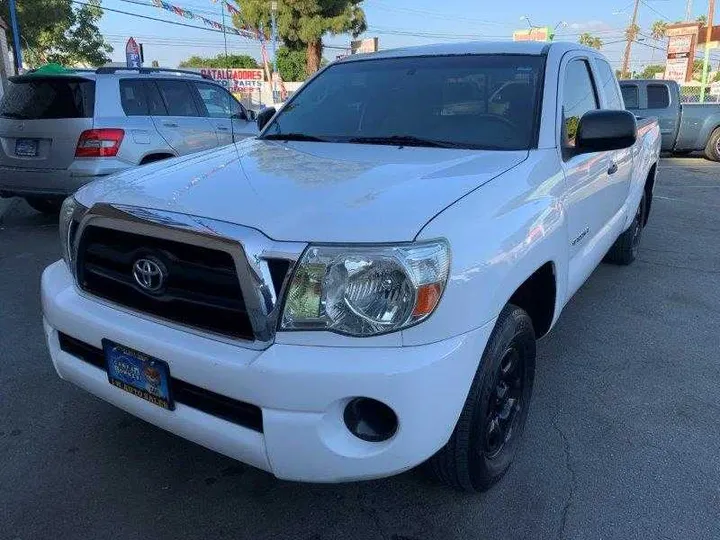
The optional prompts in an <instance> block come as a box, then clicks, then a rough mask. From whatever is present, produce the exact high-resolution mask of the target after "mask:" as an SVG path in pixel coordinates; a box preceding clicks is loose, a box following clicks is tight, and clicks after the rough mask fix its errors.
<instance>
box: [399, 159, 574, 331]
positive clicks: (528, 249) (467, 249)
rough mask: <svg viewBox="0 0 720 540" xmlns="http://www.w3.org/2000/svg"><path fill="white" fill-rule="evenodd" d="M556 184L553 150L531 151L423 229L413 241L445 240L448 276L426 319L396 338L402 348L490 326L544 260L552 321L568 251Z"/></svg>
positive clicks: (559, 183) (559, 181)
mask: <svg viewBox="0 0 720 540" xmlns="http://www.w3.org/2000/svg"><path fill="white" fill-rule="evenodd" d="M564 182H565V180H564V176H563V174H562V171H561V168H560V164H559V162H558V156H557V152H556V151H555V150H554V149H552V150H537V151H532V152H531V153H530V156H529V158H528V159H527V160H526V161H525V162H523V163H522V164H520V165H518V166H517V167H515V168H513V169H511V170H510V171H508V172H506V173H504V174H502V175H500V176H499V177H498V178H495V179H494V180H492V181H491V182H489V183H487V184H485V185H483V186H482V187H480V188H478V189H477V190H475V191H474V192H472V193H470V194H469V195H467V196H466V197H464V198H463V199H461V200H460V201H458V202H456V203H455V204H454V205H452V206H451V207H449V208H448V209H446V210H445V211H444V212H442V213H441V214H439V215H438V216H436V217H435V218H434V219H433V220H432V221H431V222H430V223H428V224H427V225H426V226H425V227H424V228H423V230H422V231H421V232H420V234H419V235H418V239H431V238H440V237H442V238H446V239H447V240H448V241H449V243H450V247H451V250H452V263H451V269H450V277H449V279H448V284H447V287H446V290H445V293H444V295H443V298H442V300H441V302H440V305H439V306H438V308H437V310H436V312H435V313H434V314H433V315H432V317H430V318H429V319H428V320H427V321H425V322H423V323H422V324H420V325H418V326H416V327H413V328H409V329H407V330H405V331H404V332H403V344H404V345H417V344H421V343H430V342H433V341H439V340H441V339H446V338H447V337H449V336H453V335H457V334H462V333H465V332H468V331H470V330H472V329H474V328H478V327H480V326H482V325H483V324H485V323H487V322H488V321H491V320H493V319H494V318H496V317H497V316H498V314H499V313H500V311H501V310H502V308H503V307H504V306H505V304H506V303H507V302H508V300H509V299H510V297H511V296H512V295H513V293H514V292H515V290H516V289H517V288H518V287H519V286H520V285H521V284H522V283H523V282H524V281H525V280H526V279H527V278H528V277H530V276H531V275H532V274H533V273H534V272H535V271H536V270H537V269H538V268H540V267H541V266H542V265H544V264H545V263H547V262H551V263H552V264H553V266H554V269H555V276H556V290H557V295H556V301H555V317H557V315H558V313H559V311H560V307H561V306H562V305H563V303H562V300H563V299H564V296H565V292H566V288H567V272H568V260H567V257H568V253H569V250H568V234H567V220H566V215H565V210H564V207H563V204H562V202H561V196H562V192H563V190H564Z"/></svg>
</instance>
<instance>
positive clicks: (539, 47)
mask: <svg viewBox="0 0 720 540" xmlns="http://www.w3.org/2000/svg"><path fill="white" fill-rule="evenodd" d="M551 48H552V49H553V50H556V49H560V50H561V52H565V51H570V50H578V49H580V50H589V51H593V52H595V53H597V51H596V50H595V49H590V48H589V47H585V46H584V45H580V44H578V43H570V42H562V41H560V42H552V43H545V42H539V41H471V42H466V43H438V44H434V45H418V46H414V47H403V48H399V49H388V50H384V51H379V52H376V53H367V54H353V55H351V56H348V57H346V58H343V59H342V60H339V62H353V61H357V60H366V59H369V58H401V57H409V56H452V55H466V54H530V55H541V54H547V53H548V52H549V51H550V49H551Z"/></svg>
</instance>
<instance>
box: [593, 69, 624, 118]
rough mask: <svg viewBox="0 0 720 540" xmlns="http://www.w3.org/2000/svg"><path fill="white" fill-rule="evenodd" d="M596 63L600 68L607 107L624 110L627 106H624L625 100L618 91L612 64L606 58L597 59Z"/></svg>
mask: <svg viewBox="0 0 720 540" xmlns="http://www.w3.org/2000/svg"><path fill="white" fill-rule="evenodd" d="M595 64H596V65H597V68H598V74H599V76H600V80H599V82H600V88H601V90H602V93H603V95H604V96H605V101H606V102H607V108H608V109H612V110H615V111H622V110H623V109H624V108H625V107H623V100H622V98H621V97H620V92H619V91H618V83H617V79H616V78H615V74H614V73H613V71H612V68H611V67H610V64H608V63H607V62H606V61H605V60H600V59H598V60H596V61H595Z"/></svg>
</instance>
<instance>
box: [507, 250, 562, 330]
mask: <svg viewBox="0 0 720 540" xmlns="http://www.w3.org/2000/svg"><path fill="white" fill-rule="evenodd" d="M557 289H558V286H557V272H556V267H555V263H553V262H552V261H548V262H546V263H545V264H543V265H542V266H540V267H539V268H538V269H537V270H535V271H534V272H533V273H532V274H531V275H530V276H529V277H528V278H527V279H526V280H525V281H524V282H523V283H521V284H520V286H519V287H518V288H517V289H515V291H514V292H513V294H512V295H511V296H510V299H509V300H508V304H513V305H515V306H517V307H519V308H521V309H523V310H524V311H525V312H526V313H527V314H528V315H529V316H530V319H531V320H532V322H533V328H534V330H535V334H536V337H538V338H540V337H543V336H544V335H546V334H547V333H548V332H549V331H550V328H552V324H553V321H554V320H555V314H556V311H557V298H558V291H557Z"/></svg>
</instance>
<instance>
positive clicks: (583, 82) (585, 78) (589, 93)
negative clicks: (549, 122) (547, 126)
mask: <svg viewBox="0 0 720 540" xmlns="http://www.w3.org/2000/svg"><path fill="white" fill-rule="evenodd" d="M590 73H591V72H590V65H589V64H588V63H587V61H586V60H572V61H571V62H569V63H568V65H567V67H566V68H565V81H564V86H563V109H562V110H563V131H564V134H563V136H564V140H565V144H566V146H569V147H574V146H575V136H576V135H577V129H578V125H579V124H580V119H581V118H582V117H583V115H584V114H585V113H586V112H588V111H594V110H596V109H598V108H599V107H598V100H597V95H596V93H595V86H594V84H593V80H592V75H591V74H590Z"/></svg>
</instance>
